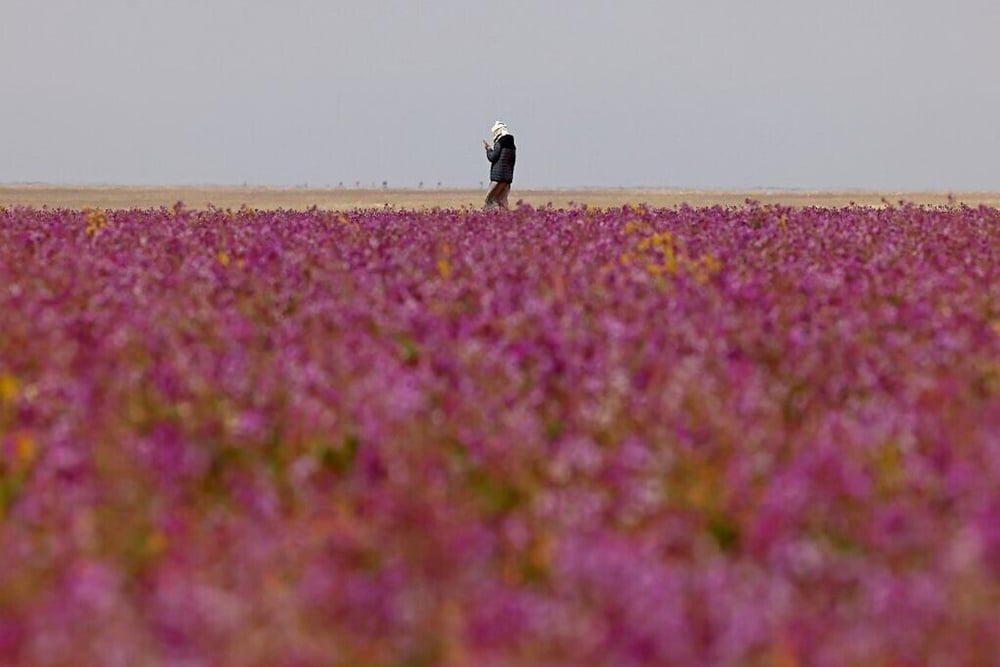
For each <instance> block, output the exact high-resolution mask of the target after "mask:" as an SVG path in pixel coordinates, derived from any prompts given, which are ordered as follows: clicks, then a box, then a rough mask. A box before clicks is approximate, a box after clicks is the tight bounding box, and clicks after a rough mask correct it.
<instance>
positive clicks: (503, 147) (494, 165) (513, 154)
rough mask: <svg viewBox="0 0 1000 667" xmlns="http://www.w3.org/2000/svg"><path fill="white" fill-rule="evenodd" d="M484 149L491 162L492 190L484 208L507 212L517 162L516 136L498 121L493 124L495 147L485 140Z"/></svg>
mask: <svg viewBox="0 0 1000 667" xmlns="http://www.w3.org/2000/svg"><path fill="white" fill-rule="evenodd" d="M483 148H485V149H486V159H487V160H489V161H490V189H489V192H487V193H486V205H485V206H484V207H483V208H487V209H490V208H497V207H499V208H502V209H504V210H506V209H507V208H508V206H507V195H508V194H509V193H510V184H511V183H513V182H514V162H515V161H516V160H517V148H516V147H515V146H514V135H513V134H511V133H510V131H509V130H508V129H507V125H505V124H504V123H503V122H501V121H499V120H498V121H497V122H495V123H493V146H490V144H489V143H488V142H487V141H486V140H485V139H484V140H483Z"/></svg>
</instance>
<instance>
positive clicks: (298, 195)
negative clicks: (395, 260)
mask: <svg viewBox="0 0 1000 667" xmlns="http://www.w3.org/2000/svg"><path fill="white" fill-rule="evenodd" d="M484 196H485V191H480V190H477V189H445V188H420V189H417V188H413V189H393V188H389V189H380V188H306V187H299V188H274V187H256V186H245V187H239V186H234V187H226V186H211V187H208V186H160V187H146V186H141V187H140V186H113V185H100V186H99V185H81V186H75V185H48V184H8V185H4V184H0V206H16V205H23V206H34V207H43V206H48V207H50V208H80V207H83V206H91V207H100V208H158V207H161V206H173V205H174V204H175V203H176V202H178V201H180V202H183V203H184V205H185V206H187V207H189V208H208V207H216V208H223V209H225V208H239V207H240V206H243V205H246V206H250V207H254V208H284V209H299V210H301V209H307V208H310V207H313V206H315V207H317V208H321V209H333V210H348V209H358V208H383V207H386V206H389V207H393V208H407V209H433V208H463V207H472V208H478V207H480V206H481V205H482V201H483V197H484ZM747 199H752V200H755V201H758V202H761V203H763V204H782V205H788V206H824V207H838V206H847V205H850V204H851V203H855V204H859V205H864V206H886V205H893V206H895V205H899V203H900V202H910V203H914V204H920V205H925V206H947V205H958V204H967V205H969V206H979V205H986V206H1000V192H946V191H940V192H931V191H923V192H882V191H864V190H857V191H847V190H843V191H840V190H822V191H805V190H745V191H734V190H691V189H652V188H648V189H647V188H605V189H596V188H593V189H562V190H541V189H520V188H517V187H515V188H514V189H513V190H512V192H511V202H512V203H513V202H517V201H523V202H524V203H526V204H530V205H533V206H545V205H548V204H551V205H552V206H555V207H558V208H564V207H569V206H574V205H584V204H585V205H587V206H600V207H609V206H622V205H624V204H637V203H645V204H648V205H649V206H652V207H665V208H669V207H675V206H680V205H682V204H688V205H690V206H712V205H716V204H719V205H723V206H740V205H743V204H744V203H745V201H746V200H747Z"/></svg>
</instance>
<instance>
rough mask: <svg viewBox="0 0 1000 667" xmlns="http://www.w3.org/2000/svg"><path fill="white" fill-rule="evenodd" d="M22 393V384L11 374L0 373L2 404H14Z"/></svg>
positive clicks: (0, 398)
mask: <svg viewBox="0 0 1000 667" xmlns="http://www.w3.org/2000/svg"><path fill="white" fill-rule="evenodd" d="M20 392H21V383H20V382H18V380H17V378H16V377H14V376H13V375H11V374H10V373H0V403H13V402H14V401H15V400H17V397H18V394H20Z"/></svg>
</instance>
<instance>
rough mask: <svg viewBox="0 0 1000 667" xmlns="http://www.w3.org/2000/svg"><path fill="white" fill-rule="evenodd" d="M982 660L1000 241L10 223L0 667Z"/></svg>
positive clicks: (1, 459)
mask: <svg viewBox="0 0 1000 667" xmlns="http://www.w3.org/2000/svg"><path fill="white" fill-rule="evenodd" d="M998 656H1000V212H998V211H997V210H996V209H992V208H985V207H984V208H968V207H941V208H927V207H917V206H912V205H906V204H900V205H899V206H887V207H884V208H878V209H876V208H863V207H857V206H851V207H846V208H794V209H793V208H782V207H776V206H763V205H760V204H757V203H755V202H751V201H748V202H747V204H746V205H744V206H740V207H727V208H723V207H715V208H690V207H680V208H672V209H651V208H647V207H643V206H628V207H624V208H621V209H611V210H598V209H589V208H586V207H583V206H578V207H574V208H569V209H555V208H551V207H545V208H531V207H528V206H521V207H520V208H518V209H516V210H514V211H511V212H509V213H495V212H477V211H469V210H432V211H423V212H419V211H400V210H393V209H389V208H386V209H381V210H368V211H353V212H344V213H341V212H336V211H324V210H317V209H312V210H309V211H305V212H296V211H290V210H270V211H257V210H253V209H248V208H242V209H240V210H221V209H215V208H210V209H208V210H190V209H186V208H184V207H183V206H182V205H180V204H178V205H176V206H174V207H173V208H169V209H168V208H161V209H145V210H140V209H134V210H109V211H102V210H86V209H85V210H83V211H79V210H66V209H48V208H43V209H37V208H7V209H0V663H2V664H4V665H12V666H15V667H16V666H22V665H87V666H89V665H121V666H129V667H131V666H134V665H149V666H158V665H164V666H168V665H169V666H174V665H176V666H183V667H201V666H205V667H210V666H211V667H214V666H222V665H241V666H242V665H245V666H258V665H259V666H274V665H281V666H286V665H287V666H290V667H295V666H303V667H305V666H313V665H316V666H321V665H338V666H339V665H345V666H346V665H357V666H368V665H372V666H383V665H384V666H392V667H424V666H428V667H429V666H432V665H446V666H454V667H458V666H470V667H471V666H476V667H491V666H506V665H517V666H543V665H566V666H571V665H572V666H583V665H594V666H598V665H601V666H623V667H630V666H638V665H684V666H695V665H721V666H744V665H745V666H750V667H767V666H771V667H795V666H802V667H807V666H808V667H813V666H818V667H823V666H841V665H849V666H859V667H860V666H866V667H867V666H873V667H904V666H906V667H909V666H914V667H915V666H918V665H919V666H924V665H934V666H946V665H962V666H966V665H1000V658H998Z"/></svg>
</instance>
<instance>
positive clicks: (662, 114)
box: [0, 0, 1000, 190]
mask: <svg viewBox="0 0 1000 667" xmlns="http://www.w3.org/2000/svg"><path fill="white" fill-rule="evenodd" d="M998 35H1000V3H998V2H996V0H950V1H947V2H946V1H944V0H936V1H929V0H869V1H867V2H861V1H858V0H840V1H839V2H830V1H829V0H824V1H819V0H756V1H754V2H749V1H746V0H686V1H670V0H621V1H620V2H610V1H607V0H604V1H595V0H576V1H570V0H509V1H506V2H476V1H474V0H434V1H433V2H431V1H428V2H421V1H419V0H355V1H352V2H343V1H338V0H0V182H8V183H9V182H26V181H43V182H52V183H123V184H204V183H215V184H240V183H243V182H247V183H251V184H262V185H302V184H309V185H315V186H321V185H336V184H337V183H339V182H344V183H345V184H347V185H353V184H354V183H355V182H356V181H360V182H361V183H362V184H364V185H367V184H370V183H373V182H374V183H379V184H380V183H381V182H382V181H383V180H386V181H388V182H389V184H390V185H398V186H409V185H416V184H417V183H418V182H419V181H423V182H424V183H425V185H432V184H436V183H437V182H438V181H441V182H443V183H444V184H445V185H450V186H478V184H479V183H480V182H481V181H484V180H488V178H487V176H488V171H487V167H488V165H487V163H486V160H485V158H484V157H483V151H482V139H483V138H486V137H488V135H489V128H490V126H491V125H492V124H493V121H494V120H496V119H497V118H501V119H503V120H505V121H506V122H507V124H508V125H509V126H510V128H511V131H512V133H513V134H514V135H515V137H516V140H517V144H518V166H517V173H516V177H515V187H518V186H520V187H548V186H560V187H567V186H633V185H645V186H673V187H721V188H755V187H788V188H809V189H813V188H847V187H860V188H870V189H992V190H996V189H1000V79H998V76H997V72H996V67H997V63H1000V39H998Z"/></svg>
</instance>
